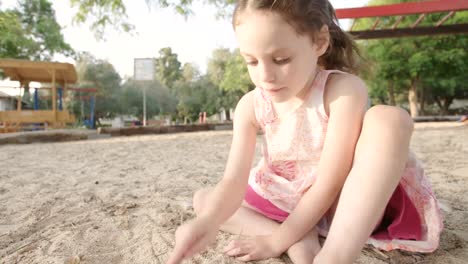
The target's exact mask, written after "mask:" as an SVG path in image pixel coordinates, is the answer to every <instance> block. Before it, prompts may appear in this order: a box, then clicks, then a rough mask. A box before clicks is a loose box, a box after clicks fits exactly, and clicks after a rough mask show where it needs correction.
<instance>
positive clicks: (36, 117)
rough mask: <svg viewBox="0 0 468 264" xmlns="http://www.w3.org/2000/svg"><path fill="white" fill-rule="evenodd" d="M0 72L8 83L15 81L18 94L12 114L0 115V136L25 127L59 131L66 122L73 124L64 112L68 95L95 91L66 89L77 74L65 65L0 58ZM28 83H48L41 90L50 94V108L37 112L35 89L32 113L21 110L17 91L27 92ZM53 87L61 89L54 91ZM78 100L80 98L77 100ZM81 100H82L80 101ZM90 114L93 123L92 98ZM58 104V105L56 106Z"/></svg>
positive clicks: (37, 99)
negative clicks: (69, 93)
mask: <svg viewBox="0 0 468 264" xmlns="http://www.w3.org/2000/svg"><path fill="white" fill-rule="evenodd" d="M0 69H2V70H3V72H4V75H5V77H9V78H10V80H12V81H19V83H20V87H19V89H20V92H19V93H18V99H17V102H18V103H17V107H16V111H1V112H0V133H1V132H4V133H8V132H16V131H21V130H23V129H24V128H25V127H26V126H28V125H33V126H34V127H36V128H39V129H40V128H47V127H51V128H63V127H65V125H66V124H68V123H75V120H76V118H75V116H74V115H73V114H71V113H69V112H68V111H67V110H66V108H67V107H66V105H65V104H66V102H67V96H68V92H69V91H70V90H73V91H78V92H93V93H95V92H96V89H92V88H88V89H80V88H72V87H69V85H70V84H73V83H76V81H77V74H76V70H75V67H74V66H73V65H72V64H69V63H57V62H38V61H27V60H16V59H0ZM30 82H41V83H50V84H51V87H49V88H41V89H50V90H51V91H52V95H51V97H52V109H51V110H39V96H38V89H37V88H36V89H35V91H34V108H33V110H29V109H28V110H24V109H22V103H21V102H22V99H21V89H28V90H29V83H30ZM57 85H59V86H60V87H63V88H58V87H57ZM80 98H81V97H80ZM81 99H83V98H81ZM88 99H89V100H91V105H92V109H91V110H92V111H91V115H90V117H91V121H92V123H94V120H93V119H94V100H95V98H94V96H89V98H88ZM57 103H58V105H57Z"/></svg>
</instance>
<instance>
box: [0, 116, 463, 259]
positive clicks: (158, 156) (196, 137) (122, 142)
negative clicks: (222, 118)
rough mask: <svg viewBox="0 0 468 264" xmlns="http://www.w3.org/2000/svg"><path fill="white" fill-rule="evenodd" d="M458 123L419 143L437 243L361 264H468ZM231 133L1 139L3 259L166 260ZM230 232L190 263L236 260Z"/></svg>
mask: <svg viewBox="0 0 468 264" xmlns="http://www.w3.org/2000/svg"><path fill="white" fill-rule="evenodd" d="M459 124H460V123H445V124H443V123H437V124H427V123H426V124H417V125H416V126H417V128H416V130H415V133H414V137H413V141H412V148H413V150H414V151H415V152H416V154H417V155H418V156H419V157H420V158H421V160H422V161H423V163H424V164H425V168H426V172H427V175H428V176H429V178H430V180H431V182H432V184H433V188H434V190H435V193H436V195H437V197H438V198H439V200H440V201H441V204H442V208H443V214H444V217H445V221H444V223H445V229H444V231H443V233H442V236H441V242H440V248H439V249H438V250H437V251H435V252H434V253H432V254H417V253H416V254H415V253H407V252H402V251H392V252H384V253H381V252H378V251H376V250H373V249H371V248H366V249H364V250H363V252H362V254H361V255H360V257H359V259H358V260H357V262H356V263H467V261H468V195H467V193H468V162H467V161H468V126H466V125H465V126H460V125H459ZM231 138H232V132H230V131H210V132H194V133H183V134H169V135H167V134H166V135H150V136H133V137H117V138H108V139H99V140H86V141H75V142H61V143H44V144H40V143H34V144H29V145H3V146H0V263H164V260H165V259H166V258H167V256H168V254H169V252H170V250H171V248H172V246H173V243H174V231H175V229H176V227H177V226H178V225H179V224H180V223H181V221H185V220H187V219H190V218H192V217H193V216H194V214H193V210H192V208H191V196H192V194H193V192H194V191H195V190H197V189H199V188H201V187H203V186H207V185H213V184H215V183H216V182H217V181H218V180H219V178H220V177H221V175H222V173H223V170H224V165H225V161H226V158H227V155H228V150H229V145H230V143H231ZM256 159H258V152H257V157H256ZM232 238H233V237H232V236H231V235H229V234H226V233H220V234H219V235H218V239H217V242H216V244H215V245H214V246H213V247H212V248H211V249H209V250H208V251H207V252H205V253H203V254H201V255H199V256H197V257H195V258H194V259H192V260H190V261H187V262H186V263H237V262H236V261H235V260H234V259H231V258H228V257H225V256H223V255H222V253H221V249H222V248H223V247H224V245H225V244H226V243H228V242H229V240H230V239H232ZM258 263H267V264H273V263H278V264H279V263H290V261H289V259H288V258H287V257H286V256H283V257H282V258H281V259H271V260H266V261H261V262H258Z"/></svg>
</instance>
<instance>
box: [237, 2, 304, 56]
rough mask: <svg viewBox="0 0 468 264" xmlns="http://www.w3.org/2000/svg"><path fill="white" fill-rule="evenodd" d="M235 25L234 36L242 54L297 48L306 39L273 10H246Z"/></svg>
mask: <svg viewBox="0 0 468 264" xmlns="http://www.w3.org/2000/svg"><path fill="white" fill-rule="evenodd" d="M239 22H240V23H238V24H237V26H236V29H235V30H236V37H237V41H238V44H239V48H240V50H241V51H242V52H243V53H244V54H258V53H259V52H261V53H274V52H280V51H285V50H294V49H297V48H299V46H301V45H302V44H303V43H302V42H304V41H306V40H304V38H305V36H300V35H298V34H297V32H296V31H295V29H294V28H293V27H292V26H291V25H290V24H289V23H287V22H286V21H285V20H284V19H283V18H282V17H281V16H280V15H278V14H275V13H273V12H258V11H253V12H247V13H244V14H242V15H241V17H240V18H239Z"/></svg>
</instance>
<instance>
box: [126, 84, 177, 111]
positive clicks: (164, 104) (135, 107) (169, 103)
mask: <svg viewBox="0 0 468 264" xmlns="http://www.w3.org/2000/svg"><path fill="white" fill-rule="evenodd" d="M143 89H146V102H147V104H146V113H147V115H148V116H149V117H151V116H155V115H164V114H168V113H174V112H175V111H176V107H177V98H176V97H175V96H174V95H173V93H171V91H169V89H168V88H167V87H165V86H163V85H161V83H159V82H158V81H152V82H141V81H138V82H137V81H135V80H133V79H129V80H127V81H125V83H124V84H123V85H122V93H121V96H120V100H119V105H120V112H121V113H122V114H130V115H135V116H138V117H143V102H142V99H143Z"/></svg>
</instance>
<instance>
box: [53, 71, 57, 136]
mask: <svg viewBox="0 0 468 264" xmlns="http://www.w3.org/2000/svg"><path fill="white" fill-rule="evenodd" d="M52 111H53V112H54V123H53V124H52V127H53V128H55V126H56V125H57V87H55V69H54V70H52Z"/></svg>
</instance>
